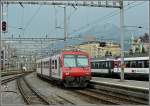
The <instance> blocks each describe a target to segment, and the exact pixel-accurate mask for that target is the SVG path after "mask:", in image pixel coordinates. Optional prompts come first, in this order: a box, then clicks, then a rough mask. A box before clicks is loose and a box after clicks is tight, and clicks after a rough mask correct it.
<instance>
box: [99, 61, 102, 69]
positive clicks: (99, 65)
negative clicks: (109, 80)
mask: <svg viewBox="0 0 150 106" xmlns="http://www.w3.org/2000/svg"><path fill="white" fill-rule="evenodd" d="M101 64H102V62H101V61H100V62H99V69H101V68H102V66H101Z"/></svg>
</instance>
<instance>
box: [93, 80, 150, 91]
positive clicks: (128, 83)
mask: <svg viewBox="0 0 150 106" xmlns="http://www.w3.org/2000/svg"><path fill="white" fill-rule="evenodd" d="M91 82H96V83H106V84H110V85H111V84H112V85H117V86H124V87H130V88H138V89H145V90H149V81H136V80H124V81H120V79H113V78H103V77H92V80H91Z"/></svg>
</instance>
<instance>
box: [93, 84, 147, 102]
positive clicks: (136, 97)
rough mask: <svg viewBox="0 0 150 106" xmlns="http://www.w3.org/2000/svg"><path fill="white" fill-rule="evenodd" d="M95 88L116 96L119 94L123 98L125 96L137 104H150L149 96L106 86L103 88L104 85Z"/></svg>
mask: <svg viewBox="0 0 150 106" xmlns="http://www.w3.org/2000/svg"><path fill="white" fill-rule="evenodd" d="M94 88H95V89H98V90H103V91H107V92H112V93H115V94H118V95H121V96H123V95H124V96H126V97H128V98H130V100H132V101H134V102H137V103H141V104H148V94H143V93H139V92H133V91H127V90H124V89H118V88H113V87H112V88H111V87H106V86H102V85H94Z"/></svg>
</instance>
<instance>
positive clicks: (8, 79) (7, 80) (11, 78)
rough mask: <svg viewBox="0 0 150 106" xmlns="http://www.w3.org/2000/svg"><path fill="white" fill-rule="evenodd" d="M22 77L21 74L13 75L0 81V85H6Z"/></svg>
mask: <svg viewBox="0 0 150 106" xmlns="http://www.w3.org/2000/svg"><path fill="white" fill-rule="evenodd" d="M22 75H23V74H19V75H15V76H12V77H9V78H6V79H3V80H2V81H1V84H2V85H3V84H6V83H8V82H10V81H13V80H16V79H17V78H19V77H21V76H22Z"/></svg>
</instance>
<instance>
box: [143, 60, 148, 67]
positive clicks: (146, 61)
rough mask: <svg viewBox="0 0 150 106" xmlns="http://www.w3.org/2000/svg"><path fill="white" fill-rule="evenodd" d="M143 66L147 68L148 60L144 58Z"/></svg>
mask: <svg viewBox="0 0 150 106" xmlns="http://www.w3.org/2000/svg"><path fill="white" fill-rule="evenodd" d="M144 68H149V61H148V60H144Z"/></svg>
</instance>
